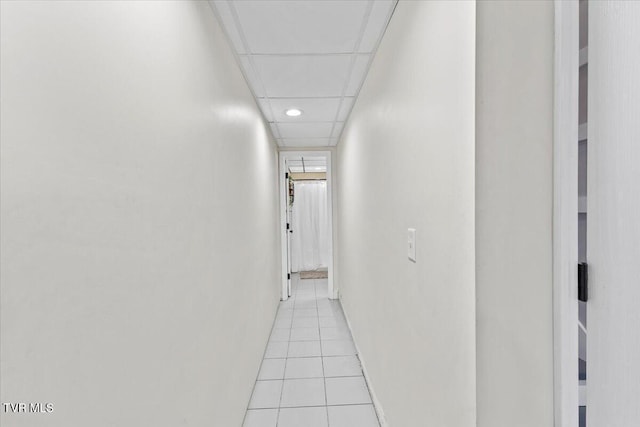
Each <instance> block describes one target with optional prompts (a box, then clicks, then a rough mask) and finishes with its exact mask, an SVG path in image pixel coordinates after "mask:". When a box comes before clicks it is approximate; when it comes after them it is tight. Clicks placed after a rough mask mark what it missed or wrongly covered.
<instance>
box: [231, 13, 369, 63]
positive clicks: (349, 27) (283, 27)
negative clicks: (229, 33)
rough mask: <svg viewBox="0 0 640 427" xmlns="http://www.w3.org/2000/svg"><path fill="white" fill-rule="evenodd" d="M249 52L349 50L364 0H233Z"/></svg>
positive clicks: (356, 36) (342, 51)
mask: <svg viewBox="0 0 640 427" xmlns="http://www.w3.org/2000/svg"><path fill="white" fill-rule="evenodd" d="M233 5H234V7H235V9H236V12H237V15H238V18H239V20H240V25H241V27H242V31H243V33H244V35H245V40H246V41H247V44H248V47H249V50H250V53H350V52H353V51H354V49H355V44H356V42H357V40H358V36H359V35H360V34H359V31H360V29H361V27H362V23H363V20H364V16H365V12H366V10H367V7H368V2H366V1H344V0H337V1H236V2H234V3H233Z"/></svg>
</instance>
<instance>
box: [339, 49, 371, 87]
mask: <svg viewBox="0 0 640 427" xmlns="http://www.w3.org/2000/svg"><path fill="white" fill-rule="evenodd" d="M370 58H371V56H370V55H358V56H356V60H355V63H354V64H353V70H352V71H351V77H350V78H349V84H348V85H347V90H346V91H345V95H348V96H355V95H357V94H358V90H359V89H360V85H361V84H362V82H363V81H364V78H365V77H366V75H367V71H368V70H369V59H370Z"/></svg>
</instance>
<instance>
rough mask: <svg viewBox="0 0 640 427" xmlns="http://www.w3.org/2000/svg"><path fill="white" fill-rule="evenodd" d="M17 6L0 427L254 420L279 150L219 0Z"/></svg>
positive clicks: (8, 16) (273, 269) (11, 30)
mask: <svg viewBox="0 0 640 427" xmlns="http://www.w3.org/2000/svg"><path fill="white" fill-rule="evenodd" d="M1 7H2V10H1V12H2V22H1V27H2V45H1V50H2V58H1V59H2V69H1V71H2V80H1V90H2V106H1V108H2V110H1V114H2V116H1V118H2V134H1V139H2V165H1V166H2V176H1V178H2V200H1V203H2V211H1V213H2V223H1V226H2V239H1V251H2V258H1V261H2V276H1V284H2V288H1V291H2V303H1V312H2V329H1V333H2V343H1V344H2V346H1V347H2V348H1V358H2V365H1V377H2V389H1V394H2V396H1V398H0V400H1V401H2V402H52V403H53V404H54V412H53V413H51V414H47V415H44V414H4V413H2V414H1V415H0V417H1V418H0V421H1V422H0V424H2V425H3V426H6V427H13V426H33V425H38V426H64V427H72V426H93V427H99V426H113V425H117V426H158V427H160V426H171V427H174V426H178V425H190V426H205V425H208V426H213V425H215V426H229V427H231V426H239V425H240V424H241V422H242V418H243V416H244V411H245V408H246V405H247V402H248V400H249V396H250V393H251V389H252V386H253V381H254V380H255V375H256V373H257V369H258V366H259V363H260V360H261V358H262V353H263V351H264V346H265V344H266V341H267V338H268V334H269V330H270V327H271V325H272V321H273V317H274V312H275V309H276V307H277V301H278V299H279V293H278V290H279V280H280V275H279V269H278V266H279V253H280V251H279V242H278V234H277V230H278V206H277V202H278V193H277V185H276V179H277V171H276V167H277V157H276V150H275V146H274V144H273V142H272V140H271V139H270V136H269V134H268V131H267V130H266V127H265V124H264V123H263V121H262V119H261V116H260V114H259V112H258V109H257V108H256V106H255V103H254V100H253V99H252V97H251V94H250V92H249V90H248V89H247V87H246V84H245V81H244V80H243V78H242V76H241V74H240V71H239V70H238V68H237V66H236V65H235V61H234V58H233V56H232V54H231V52H230V50H229V48H228V46H227V43H226V41H225V39H224V37H223V35H222V32H221V31H220V29H219V28H218V24H217V22H216V21H215V19H214V16H213V14H212V12H211V10H210V9H209V6H208V4H207V3H205V2H190V1H178V2H165V1H158V2H149V1H145V2H4V1H3V2H2V3H1Z"/></svg>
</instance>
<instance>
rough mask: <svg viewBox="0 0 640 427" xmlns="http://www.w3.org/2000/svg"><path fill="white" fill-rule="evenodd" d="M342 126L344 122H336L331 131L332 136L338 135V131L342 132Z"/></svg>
mask: <svg viewBox="0 0 640 427" xmlns="http://www.w3.org/2000/svg"><path fill="white" fill-rule="evenodd" d="M343 127H344V123H342V122H336V125H335V126H334V127H333V132H331V137H332V138H337V137H338V136H340V132H342V128H343Z"/></svg>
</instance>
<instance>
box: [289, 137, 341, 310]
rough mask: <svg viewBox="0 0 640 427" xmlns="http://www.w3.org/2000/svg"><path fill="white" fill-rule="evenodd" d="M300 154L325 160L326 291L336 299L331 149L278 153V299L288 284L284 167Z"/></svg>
mask: <svg viewBox="0 0 640 427" xmlns="http://www.w3.org/2000/svg"><path fill="white" fill-rule="evenodd" d="M300 156H313V157H324V158H325V160H326V162H327V209H328V210H329V213H328V222H329V234H330V238H329V265H328V273H327V274H328V279H327V282H328V291H329V298H330V299H336V298H337V292H335V287H334V261H333V253H334V250H333V244H334V242H333V236H334V234H333V173H332V170H333V168H332V166H333V165H332V164H331V151H315V150H308V151H280V154H279V167H278V170H279V175H280V176H279V178H278V179H279V185H280V248H281V252H282V267H281V268H282V290H281V296H280V299H281V300H282V301H286V300H287V299H288V298H289V295H288V286H289V280H288V279H287V274H288V273H289V271H288V256H289V251H288V244H287V238H288V235H287V201H288V197H289V189H288V188H287V181H286V179H285V174H286V173H287V169H286V160H287V159H293V158H297V157H300Z"/></svg>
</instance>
